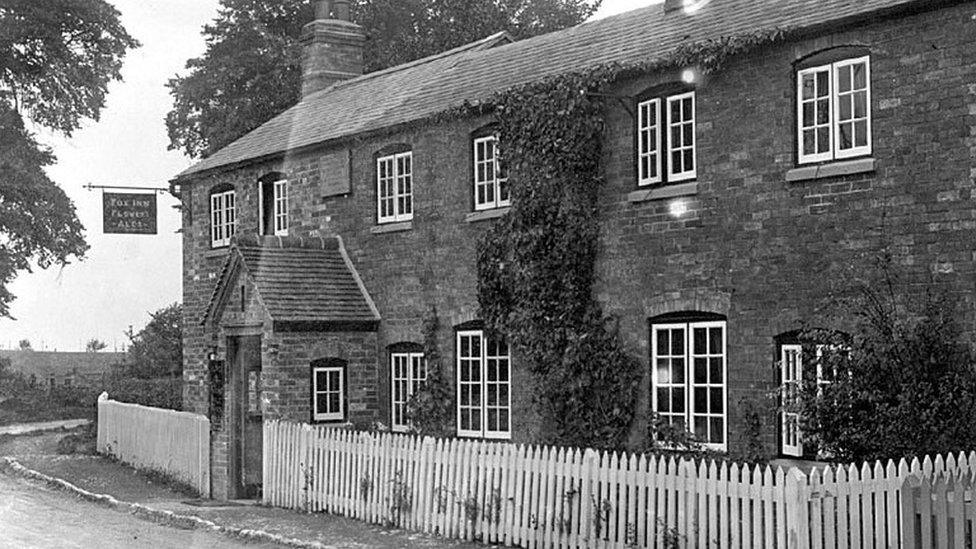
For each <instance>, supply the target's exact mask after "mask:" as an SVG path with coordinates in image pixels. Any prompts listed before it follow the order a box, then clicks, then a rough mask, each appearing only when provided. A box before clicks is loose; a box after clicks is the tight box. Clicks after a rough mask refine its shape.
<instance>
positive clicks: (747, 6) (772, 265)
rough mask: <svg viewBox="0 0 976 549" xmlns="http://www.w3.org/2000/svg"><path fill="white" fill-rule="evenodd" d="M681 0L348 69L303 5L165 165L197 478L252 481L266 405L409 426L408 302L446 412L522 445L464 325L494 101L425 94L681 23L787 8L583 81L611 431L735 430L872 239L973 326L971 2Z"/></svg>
mask: <svg viewBox="0 0 976 549" xmlns="http://www.w3.org/2000/svg"><path fill="white" fill-rule="evenodd" d="M685 4H688V5H683V4H682V2H681V1H680V0H675V1H672V0H669V1H667V2H665V3H664V4H663V5H662V4H655V5H651V6H648V7H646V8H643V9H639V10H636V11H633V12H629V13H626V14H622V15H619V16H616V17H610V18H607V19H604V20H600V21H596V22H592V23H586V24H583V25H580V26H578V27H575V28H572V29H568V30H566V31H562V32H556V33H552V34H549V35H545V36H541V37H537V38H533V39H528V40H524V41H520V42H514V43H512V42H511V41H510V40H509V39H508V38H507V37H506V36H505V35H496V36H491V37H488V38H486V39H484V40H482V41H479V42H476V43H473V44H470V45H467V46H464V47H461V48H458V49H455V50H452V51H448V52H445V53H443V54H440V55H437V56H433V57H430V58H427V59H423V60H419V61H415V62H412V63H408V64H406V65H402V66H399V67H394V68H391V69H387V70H384V71H379V72H376V73H372V74H368V75H364V76H358V75H359V74H360V73H361V72H362V46H363V41H364V37H363V34H362V30H361V29H360V28H359V27H358V26H356V25H354V24H352V23H350V22H349V21H348V13H347V11H348V8H347V5H346V3H345V2H341V1H336V2H332V5H331V6H330V5H329V2H321V3H320V5H319V9H318V14H317V19H316V21H314V22H312V23H310V24H309V25H308V26H307V27H306V35H305V43H306V50H305V51H306V60H305V61H306V63H305V67H306V80H305V86H304V90H303V95H304V96H303V99H302V100H301V102H300V103H299V104H298V105H296V106H295V107H293V108H292V109H290V110H289V111H287V112H285V113H283V114H282V115H280V116H278V117H277V118H275V119H273V120H271V121H269V122H268V123H266V124H265V125H263V126H261V127H260V128H258V129H256V130H255V131H253V132H251V133H250V134H248V135H246V136H244V137H242V138H241V139H240V140H238V141H236V142H235V143H233V144H231V145H229V146H228V147H226V148H224V149H223V150H221V151H219V152H217V153H215V154H214V155H213V156H211V157H209V158H207V159H205V160H203V161H201V162H200V163H198V164H196V165H194V166H193V167H191V168H189V169H188V170H187V171H185V172H183V173H182V174H180V175H179V176H178V177H177V178H176V179H175V180H174V185H176V186H178V187H179V189H180V192H181V193H182V200H183V212H184V213H183V215H184V219H183V226H184V231H183V234H184V277H185V279H184V314H185V315H186V319H185V320H186V322H185V335H184V338H185V341H184V357H185V359H184V360H185V361H186V363H185V367H184V372H185V373H184V376H185V391H184V401H185V406H186V407H187V408H188V409H190V410H192V411H196V412H201V413H211V414H214V415H219V417H220V418H221V421H217V422H215V425H216V426H217V427H216V436H215V439H214V452H213V456H214V458H213V459H214V463H213V479H214V493H215V494H217V495H218V496H220V495H228V496H230V495H235V494H237V495H243V494H246V493H248V492H250V491H253V490H254V489H256V488H257V486H256V484H257V482H259V480H257V479H259V478H260V446H259V444H260V443H259V440H258V439H259V436H258V435H259V434H260V431H259V430H256V429H257V426H258V425H260V420H261V419H262V418H288V419H292V420H298V421H305V422H334V423H336V424H343V423H345V422H355V423H368V422H370V421H373V420H376V421H379V422H382V423H384V424H387V425H391V426H393V428H394V429H398V428H403V427H405V426H404V425H403V419H402V406H403V404H402V403H403V402H404V401H405V399H406V397H407V396H408V395H409V394H410V392H411V391H412V388H413V387H414V386H415V385H416V383H418V382H419V381H421V380H422V379H423V376H424V363H423V357H422V350H421V347H420V343H421V342H422V333H421V323H422V319H423V318H424V316H425V315H426V314H427V311H429V310H431V309H432V308H436V310H437V312H438V314H439V318H440V326H441V332H440V333H439V341H440V348H441V351H442V353H443V355H444V358H445V363H446V364H447V366H448V367H449V369H450V370H451V375H452V376H454V379H455V380H456V386H457V395H458V397H459V398H458V402H457V408H458V410H457V418H458V425H457V431H458V434H459V435H460V436H470V437H485V438H496V439H511V440H514V441H532V440H534V439H536V438H537V433H536V432H535V429H536V428H537V427H536V422H535V421H534V420H533V411H532V408H531V403H530V392H531V390H532V389H531V387H532V383H531V379H529V378H528V376H527V375H526V373H525V370H524V368H522V367H520V365H519V363H518V357H517V356H515V357H512V356H511V352H510V350H509V349H508V348H507V346H506V345H505V343H504V342H503V341H491V340H490V339H488V338H486V336H485V334H484V333H483V332H482V331H481V329H480V326H479V324H478V307H477V301H476V291H475V289H476V274H475V272H476V270H475V262H476V256H475V244H476V241H477V238H478V235H479V234H481V233H482V231H484V230H485V228H486V227H487V226H489V225H490V224H491V223H492V219H496V218H498V217H500V216H503V215H505V213H506V211H507V207H508V197H507V195H506V187H505V181H504V179H502V178H500V177H499V176H500V175H502V174H501V173H500V172H499V170H498V169H497V168H498V166H497V161H496V159H495V154H494V152H495V145H496V142H495V139H494V137H493V135H492V133H491V131H490V123H491V118H490V117H488V116H485V117H481V118H477V117H473V118H468V119H461V120H453V121H442V120H441V119H438V118H435V115H437V114H438V113H441V112H443V111H445V110H446V109H449V108H451V107H454V106H457V105H459V104H461V103H462V102H464V101H469V102H477V101H479V100H484V99H485V98H487V97H488V96H489V95H490V94H491V93H493V92H495V91H499V90H504V89H506V88H508V87H509V86H512V85H515V84H519V83H524V82H529V81H534V80H538V79H541V78H544V77H546V76H548V75H554V74H559V73H564V72H568V71H573V70H579V69H582V68H585V67H587V66H590V65H594V64H599V63H606V62H611V61H616V62H620V63H636V62H643V61H653V60H655V59H660V58H664V57H666V56H667V55H669V54H670V53H671V52H672V51H673V50H674V49H675V48H676V47H678V46H680V45H682V44H689V43H695V42H698V41H702V40H708V39H718V38H720V37H730V36H733V37H734V36H742V35H746V34H750V33H755V32H757V31H769V30H773V29H780V30H787V31H789V33H788V39H786V40H784V41H780V42H775V43H770V44H767V45H766V46H763V47H761V48H759V49H758V50H756V51H753V52H751V53H746V54H742V55H740V56H738V57H734V58H732V59H731V60H730V61H728V62H727V63H726V64H725V66H723V67H722V68H721V69H720V70H719V71H717V72H713V73H709V74H707V75H702V74H701V73H700V71H698V70H696V69H697V67H682V68H679V69H676V70H668V71H657V72H650V73H646V74H641V75H639V76H636V77H629V78H628V79H626V80H621V81H619V82H617V83H615V85H614V89H613V90H612V94H611V95H612V96H614V97H615V98H616V99H611V100H608V101H607V107H606V108H607V120H608V125H607V128H606V143H607V146H606V147H605V151H606V152H605V161H604V170H605V176H606V184H605V185H604V186H603V188H602V190H601V219H602V221H601V240H600V252H599V258H598V262H597V274H598V281H597V286H596V287H595V289H594V291H595V294H596V297H597V298H598V299H599V301H600V302H601V303H602V304H603V305H604V308H605V311H606V312H608V313H611V314H614V315H616V316H617V317H619V319H620V327H621V334H622V337H623V340H624V344H625V346H626V348H627V349H628V350H629V351H630V352H631V353H632V354H633V355H634V356H635V357H637V358H639V359H640V361H641V364H643V365H644V372H645V375H644V383H643V385H642V387H643V388H642V396H641V399H640V405H639V410H638V411H639V418H640V419H639V420H638V422H637V424H636V425H635V426H634V429H633V430H634V433H635V434H634V437H635V440H636V439H638V438H639V437H640V436H641V433H642V432H643V430H644V427H645V426H646V420H647V418H648V416H649V414H650V412H652V411H654V412H656V413H658V414H661V415H662V416H663V417H666V418H669V419H670V420H672V421H675V422H681V423H682V424H684V425H688V426H689V427H690V428H691V429H692V430H694V431H695V433H696V434H697V435H699V436H700V437H702V438H704V439H705V440H707V441H708V442H709V443H710V445H711V446H712V447H713V448H715V449H718V450H735V449H737V448H738V447H739V446H741V445H742V444H745V442H744V439H743V436H742V432H743V417H742V412H741V410H742V407H743V403H744V402H746V401H748V400H754V401H763V399H765V398H766V395H768V394H770V393H771V392H775V391H777V390H778V388H779V387H780V386H781V384H783V383H787V384H789V383H791V382H792V381H793V379H794V378H795V375H796V371H797V368H796V367H795V365H796V361H797V360H798V359H799V357H800V354H799V351H800V350H799V348H798V347H797V346H796V345H795V343H794V342H793V341H792V339H791V334H792V333H795V331H796V330H797V329H798V328H799V327H800V326H801V323H802V322H803V321H804V319H808V318H811V317H812V316H813V314H814V311H815V310H816V308H817V306H818V305H819V304H820V303H821V301H822V298H823V296H824V294H825V292H826V290H828V289H830V288H832V287H833V286H834V285H836V284H838V283H840V282H841V280H842V279H840V278H838V277H837V276H836V274H835V273H836V272H838V271H842V270H843V269H845V268H850V269H855V270H856V269H861V268H863V267H864V266H865V265H867V262H868V261H869V260H870V257H872V256H873V255H876V254H877V253H878V252H880V251H882V250H888V251H891V252H893V254H894V257H895V259H896V262H897V263H898V264H899V265H900V266H901V268H903V270H904V271H905V273H907V277H908V279H909V280H913V281H917V282H919V284H921V283H923V282H924V281H926V280H929V279H930V278H931V277H937V278H939V279H941V280H944V281H945V282H946V283H947V284H949V286H950V287H952V288H954V289H955V290H956V291H958V294H959V300H960V302H961V303H962V308H961V309H962V311H963V314H964V316H965V318H964V319H963V321H964V326H965V327H966V329H967V330H968V331H969V332H970V333H971V332H972V328H973V323H974V320H976V317H974V315H973V293H972V281H973V275H974V272H973V271H974V250H973V246H972V245H971V242H972V241H973V240H974V237H976V215H974V214H976V210H974V208H973V205H972V204H971V199H972V196H971V194H972V189H973V185H974V178H976V166H974V158H976V84H974V82H976V64H974V63H973V59H976V2H972V1H967V2H961V1H932V0H860V1H856V2H855V1H852V0H800V1H792V2H780V1H772V0H769V1H756V0H711V1H710V2H709V1H699V2H685ZM256 235H263V236H260V237H259V236H256ZM652 365H654V367H653V368H652ZM801 367H802V366H801ZM767 400H768V399H767ZM767 415H769V417H768V418H766V419H767V420H768V421H766V422H765V423H764V432H763V434H762V436H763V442H764V443H765V444H766V445H767V446H768V448H769V449H770V451H772V452H774V453H779V454H784V455H799V454H802V453H803V450H802V440H800V439H799V438H798V437H797V436H796V435H797V433H796V432H795V431H794V430H793V428H792V426H791V425H792V423H791V422H792V419H791V418H789V417H786V418H784V417H779V416H777V415H776V414H775V412H774V411H770V412H769V414H767Z"/></svg>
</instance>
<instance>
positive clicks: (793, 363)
mask: <svg viewBox="0 0 976 549" xmlns="http://www.w3.org/2000/svg"><path fill="white" fill-rule="evenodd" d="M779 366H780V392H781V398H782V413H781V415H780V429H781V434H780V436H781V437H782V438H781V441H782V452H783V454H784V455H787V456H794V457H800V456H802V455H803V436H802V434H801V433H800V414H799V412H798V411H797V406H798V405H799V400H800V391H801V388H802V385H803V347H801V346H800V345H797V344H784V345H782V346H780V351H779Z"/></svg>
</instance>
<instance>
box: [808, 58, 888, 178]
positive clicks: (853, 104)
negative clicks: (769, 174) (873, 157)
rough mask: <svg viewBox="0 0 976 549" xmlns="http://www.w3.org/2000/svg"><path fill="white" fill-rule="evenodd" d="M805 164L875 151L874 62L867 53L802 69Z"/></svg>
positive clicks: (863, 154)
mask: <svg viewBox="0 0 976 549" xmlns="http://www.w3.org/2000/svg"><path fill="white" fill-rule="evenodd" d="M796 81H797V90H796V93H797V109H798V112H797V142H798V143H799V163H800V164H807V163H812V162H827V161H831V160H841V159H845V158H852V157H856V156H865V155H869V154H871V66H870V58H869V57H868V56H862V57H857V58H851V59H844V60H841V61H835V62H832V63H826V64H820V65H817V66H814V67H808V68H803V69H801V70H799V71H797V77H796Z"/></svg>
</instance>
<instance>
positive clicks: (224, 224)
mask: <svg viewBox="0 0 976 549" xmlns="http://www.w3.org/2000/svg"><path fill="white" fill-rule="evenodd" d="M236 206H237V204H236V193H235V192H234V189H230V190H225V191H219V192H214V193H212V194H211V195H210V245H211V247H213V248H220V247H223V246H228V245H230V239H231V237H232V236H234V233H236V232H237V207H236Z"/></svg>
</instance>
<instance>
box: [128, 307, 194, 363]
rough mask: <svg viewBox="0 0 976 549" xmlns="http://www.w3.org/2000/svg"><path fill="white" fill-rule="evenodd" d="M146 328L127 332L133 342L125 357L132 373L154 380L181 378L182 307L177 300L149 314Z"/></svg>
mask: <svg viewBox="0 0 976 549" xmlns="http://www.w3.org/2000/svg"><path fill="white" fill-rule="evenodd" d="M149 314H150V316H151V317H152V319H151V320H150V321H149V323H147V324H146V327H145V328H143V329H142V330H139V333H138V334H133V333H132V331H131V330H129V332H128V333H127V334H126V335H127V336H128V337H129V340H130V341H131V342H132V344H131V345H130V346H129V350H128V357H127V359H126V365H127V369H128V371H129V374H130V375H132V376H135V377H139V378H144V379H152V378H160V377H174V378H175V377H179V376H180V375H181V374H182V372H183V307H182V306H181V305H180V304H179V303H174V304H172V305H170V306H168V307H165V308H163V309H160V310H158V311H156V312H155V313H149Z"/></svg>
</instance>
